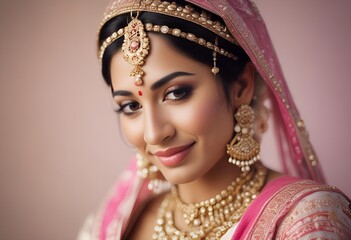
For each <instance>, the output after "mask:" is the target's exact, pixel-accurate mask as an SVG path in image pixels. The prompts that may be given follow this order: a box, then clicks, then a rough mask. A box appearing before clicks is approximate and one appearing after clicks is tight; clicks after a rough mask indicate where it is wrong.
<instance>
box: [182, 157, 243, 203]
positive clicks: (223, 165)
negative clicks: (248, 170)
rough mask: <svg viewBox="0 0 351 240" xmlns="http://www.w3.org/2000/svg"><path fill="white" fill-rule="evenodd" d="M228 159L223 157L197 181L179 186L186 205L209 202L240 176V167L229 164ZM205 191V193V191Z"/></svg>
mask: <svg viewBox="0 0 351 240" xmlns="http://www.w3.org/2000/svg"><path fill="white" fill-rule="evenodd" d="M227 159H228V157H227V156H225V157H223V158H222V159H221V160H220V161H218V163H217V164H216V165H214V166H213V167H212V168H211V170H210V171H209V172H207V173H206V174H205V175H204V176H202V177H200V178H198V179H197V180H195V181H193V182H190V183H186V184H179V185H178V192H179V196H180V198H181V199H182V201H183V202H185V203H197V202H201V201H204V200H208V199H210V198H212V197H214V196H216V195H217V194H219V193H220V192H221V191H222V190H224V189H226V188H227V186H228V185H229V184H230V183H231V182H232V181H234V180H235V179H236V178H237V177H239V176H240V174H241V171H240V169H239V168H238V167H236V166H233V165H231V164H229V163H228V161H227ZM204 190H205V191H204Z"/></svg>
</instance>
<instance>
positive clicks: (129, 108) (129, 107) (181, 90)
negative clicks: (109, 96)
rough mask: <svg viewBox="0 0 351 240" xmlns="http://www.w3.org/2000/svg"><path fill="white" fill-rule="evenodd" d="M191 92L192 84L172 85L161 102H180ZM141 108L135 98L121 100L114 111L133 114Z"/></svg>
mask: <svg viewBox="0 0 351 240" xmlns="http://www.w3.org/2000/svg"><path fill="white" fill-rule="evenodd" d="M192 92H193V87H192V86H184V85H182V86H174V87H170V88H168V89H167V90H166V92H165V94H164V97H163V99H162V102H168V101H170V102H171V103H172V102H181V101H184V100H186V99H188V98H189V97H190V96H191V94H192ZM141 109H142V105H141V104H140V103H139V102H138V101H135V100H126V101H122V102H121V103H120V104H118V105H117V108H116V109H115V112H116V113H118V114H125V115H127V116H128V115H133V114H136V113H138V112H139V111H140V110H141Z"/></svg>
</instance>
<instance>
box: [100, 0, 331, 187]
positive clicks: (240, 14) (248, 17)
mask: <svg viewBox="0 0 351 240" xmlns="http://www.w3.org/2000/svg"><path fill="white" fill-rule="evenodd" d="M188 2H190V3H193V4H195V5H197V6H199V7H202V8H204V9H206V10H208V11H210V12H212V13H215V14H217V15H219V16H221V17H222V19H223V20H224V21H225V23H226V26H227V28H228V30H229V31H230V32H231V34H232V35H233V36H234V38H235V39H236V40H237V42H238V43H239V44H240V45H241V46H242V47H243V49H244V50H245V52H246V53H247V54H248V55H249V57H250V59H251V61H252V62H253V63H254V65H255V67H256V69H257V71H258V72H259V74H260V75H261V77H262V78H263V80H264V82H265V83H266V84H267V86H268V89H269V91H270V98H271V99H270V100H271V102H272V107H273V118H274V130H275V133H276V139H277V142H278V149H279V154H280V161H281V162H282V166H283V169H282V171H283V172H284V173H286V174H289V175H294V176H298V177H302V178H309V179H313V180H316V181H318V182H321V183H323V182H324V177H323V174H322V171H321V167H320V165H319V164H318V159H317V156H316V154H315V151H314V149H313V147H312V145H311V143H310V141H309V138H308V133H307V129H306V127H305V124H304V122H303V120H302V119H301V117H300V114H299V112H298V109H297V107H296V105H295V103H294V101H293V98H292V96H291V94H290V91H289V89H288V86H287V84H286V82H285V79H284V76H283V73H282V70H281V67H280V64H279V61H278V58H277V55H276V53H275V50H274V48H273V45H272V43H271V40H270V37H269V35H268V31H267V29H266V26H265V23H264V22H263V19H262V17H261V15H260V13H259V12H258V9H257V8H256V6H255V4H254V3H253V2H252V1H251V0H229V1H225V0H216V1H214V0H188ZM125 5H130V0H115V1H112V2H111V3H110V5H109V7H108V8H107V10H106V12H105V15H104V19H103V22H102V24H104V23H106V22H107V21H108V20H109V19H111V18H113V17H114V16H115V15H116V14H115V12H116V9H121V8H123V6H125Z"/></svg>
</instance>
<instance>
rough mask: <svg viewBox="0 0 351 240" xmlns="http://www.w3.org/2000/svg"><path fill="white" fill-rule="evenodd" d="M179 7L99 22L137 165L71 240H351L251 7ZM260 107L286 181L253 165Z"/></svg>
mask: <svg viewBox="0 0 351 240" xmlns="http://www.w3.org/2000/svg"><path fill="white" fill-rule="evenodd" d="M189 2H191V3H192V4H189V3H187V2H185V1H175V2H172V3H170V2H161V1H156V0H141V1H126V0H120V1H114V2H112V3H111V5H110V6H109V8H108V9H107V11H106V14H105V17H104V19H103V22H102V25H101V28H100V29H99V42H98V45H99V50H98V52H99V59H100V61H101V63H102V73H103V76H104V79H105V81H106V82H107V84H108V85H110V86H111V90H112V95H113V98H114V101H115V102H116V105H117V109H116V111H117V112H118V113H119V119H120V124H121V127H122V129H123V132H124V134H125V136H126V139H127V140H128V142H129V143H131V144H132V145H133V146H134V147H135V148H136V150H137V152H138V156H137V160H136V161H132V162H131V164H130V167H129V169H128V170H126V171H125V173H124V174H122V176H121V179H120V181H119V182H118V183H117V184H116V186H115V187H114V189H113V190H112V192H111V194H110V195H109V196H108V198H107V200H106V201H105V203H104V204H103V206H102V207H101V210H100V211H99V214H97V215H96V216H95V218H94V219H93V220H92V221H91V222H88V224H87V227H86V230H87V231H86V232H85V233H82V234H81V238H82V239H83V238H84V237H85V238H86V239H311V238H313V239H317V238H323V239H351V211H350V200H349V199H348V198H347V197H346V196H345V195H344V194H343V193H341V192H340V191H338V190H337V189H335V188H334V187H330V186H326V185H322V183H323V176H322V174H321V173H320V167H319V165H318V161H317V157H316V155H315V154H314V151H313V148H312V146H311V144H310V143H309V141H308V139H307V134H306V129H305V127H304V124H303V121H302V120H301V119H300V117H299V114H298V111H297V109H296V107H295V105H294V102H293V100H292V98H291V96H290V94H289V91H288V89H287V86H286V84H285V82H284V79H283V76H282V73H281V69H280V67H279V63H278V61H277V58H276V56H275V54H274V51H273V48H272V46H271V44H270V40H269V37H268V35H267V32H266V29H265V26H264V23H263V21H262V19H261V17H260V15H259V13H258V11H257V9H256V8H255V6H254V5H253V4H252V3H251V2H250V1H206V2H205V1H198V0H192V1H189ZM266 98H269V99H270V101H271V103H272V106H273V109H272V112H273V113H274V114H273V117H274V119H275V120H276V121H275V125H274V128H275V130H276V132H277V137H278V140H279V143H280V149H281V158H282V160H283V166H284V174H282V173H277V172H274V171H272V170H269V169H267V168H266V167H265V166H264V165H263V164H262V163H261V161H260V155H259V153H260V144H259V141H260V136H261V134H262V133H263V132H265V130H266V129H267V109H266V107H265V106H264V101H265V100H266ZM267 161H269V160H267ZM289 175H296V176H299V177H302V178H305V179H312V180H314V181H312V180H303V179H302V178H296V177H290V176H289ZM318 182H319V183H318Z"/></svg>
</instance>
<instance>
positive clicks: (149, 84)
mask: <svg viewBox="0 0 351 240" xmlns="http://www.w3.org/2000/svg"><path fill="white" fill-rule="evenodd" d="M149 38H150V43H151V51H150V53H149V55H148V56H147V58H146V61H145V65H143V66H142V69H143V71H144V72H145V74H144V76H143V80H144V84H143V85H142V86H140V87H137V86H135V85H134V77H130V76H129V74H130V72H131V71H132V69H133V66H131V65H130V64H129V63H127V62H125V61H124V60H123V56H122V52H121V51H119V52H117V53H116V54H115V56H113V58H112V62H111V79H112V86H113V89H114V93H115V94H114V95H115V96H114V101H115V102H116V103H117V105H118V106H119V107H118V108H119V113H120V116H119V117H120V123H121V127H122V129H123V131H124V134H125V136H126V138H127V140H128V141H129V142H130V143H131V144H132V145H133V146H134V147H135V148H136V149H137V150H138V152H139V153H140V154H141V155H142V156H143V157H145V158H146V159H147V160H148V161H150V162H151V163H153V164H154V165H156V166H157V167H158V169H159V170H160V171H161V172H162V174H163V176H164V177H165V178H166V179H167V180H168V181H169V182H171V183H173V184H180V183H187V182H192V181H194V180H196V179H198V178H200V177H203V176H205V175H206V173H208V172H209V170H210V169H211V168H212V167H213V166H215V165H216V163H218V162H219V161H221V160H224V158H225V159H227V155H226V144H227V143H228V142H229V141H230V139H231V137H232V135H233V113H232V110H231V109H230V106H229V105H230V104H228V103H227V101H226V98H225V95H224V92H223V90H222V89H221V87H220V86H219V85H218V83H217V81H216V80H215V78H214V76H213V74H212V73H211V68H210V67H209V66H206V65H204V64H202V63H199V62H196V61H194V60H192V59H190V58H189V57H187V56H185V55H182V54H181V53H179V52H178V51H177V50H175V49H174V48H172V47H171V45H170V44H169V43H168V42H167V41H166V40H165V39H164V38H162V37H161V36H158V35H156V34H149ZM209 57H212V56H209ZM225 161H226V160H225Z"/></svg>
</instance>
